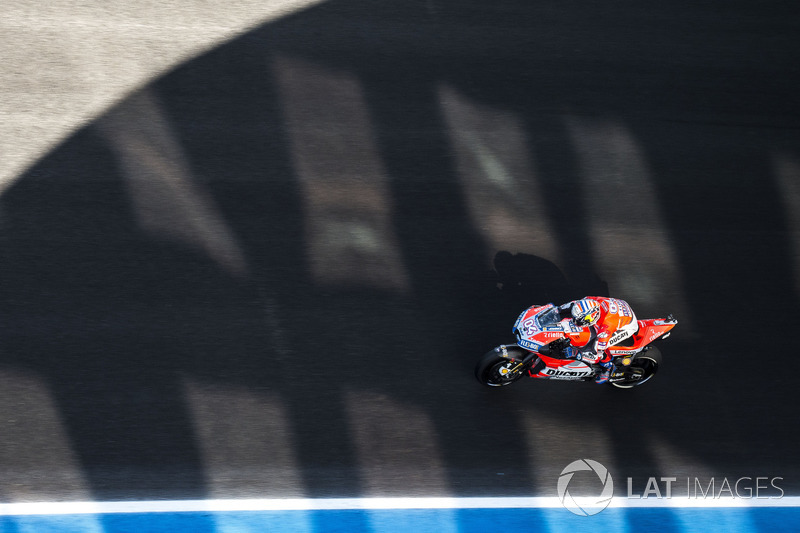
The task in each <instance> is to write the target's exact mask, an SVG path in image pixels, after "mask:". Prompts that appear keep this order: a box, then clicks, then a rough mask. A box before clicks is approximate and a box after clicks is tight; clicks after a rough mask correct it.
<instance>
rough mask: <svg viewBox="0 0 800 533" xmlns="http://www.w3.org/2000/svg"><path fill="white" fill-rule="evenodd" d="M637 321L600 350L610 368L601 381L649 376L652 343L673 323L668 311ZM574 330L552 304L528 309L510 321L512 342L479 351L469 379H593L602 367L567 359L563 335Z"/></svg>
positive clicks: (638, 380)
mask: <svg viewBox="0 0 800 533" xmlns="http://www.w3.org/2000/svg"><path fill="white" fill-rule="evenodd" d="M637 322H638V324H637V325H638V330H637V331H636V333H635V334H634V335H633V336H631V337H628V338H627V339H624V340H623V341H621V342H619V343H617V344H612V345H610V346H609V347H608V348H607V349H606V352H607V353H608V354H610V355H611V357H612V361H613V362H614V365H615V367H616V368H615V370H614V372H612V373H611V375H610V376H609V379H608V381H607V383H608V384H609V385H611V386H614V387H618V388H621V389H630V388H632V387H636V386H639V385H642V384H644V383H646V382H648V381H649V380H650V379H652V377H653V376H654V375H655V374H656V372H657V371H658V365H659V363H660V361H661V353H660V351H659V350H658V348H656V347H655V346H653V345H652V343H653V341H656V340H662V339H666V338H667V337H669V335H670V331H671V330H672V328H674V327H675V325H676V324H677V323H678V321H677V320H675V318H673V317H672V315H669V316H667V318H651V319H647V320H639V321H637ZM580 330H581V328H580V327H578V326H575V325H574V324H573V323H572V321H571V320H569V319H563V320H562V319H561V317H560V316H559V312H558V309H557V308H556V307H555V306H554V305H553V304H547V305H534V306H533V307H529V308H528V309H526V310H525V311H524V312H523V313H522V314H521V315H520V316H519V318H517V321H516V322H515V323H514V329H513V333H514V335H515V336H516V337H517V344H504V345H500V346H498V347H497V348H495V349H494V350H492V351H490V352H488V353H487V354H485V355H484V356H483V357H482V358H481V359H480V361H478V364H477V365H476V366H475V377H476V378H478V381H479V382H481V383H482V384H484V385H487V386H490V387H503V386H505V385H511V384H512V383H514V382H516V381H517V380H518V379H520V378H522V377H524V376H528V377H531V378H537V379H559V380H567V381H594V378H595V377H596V376H597V374H598V373H600V372H601V371H602V370H603V369H602V367H600V366H599V365H596V364H589V363H586V362H583V361H578V360H576V359H572V358H568V357H567V352H568V347H569V345H570V341H569V338H568V337H567V335H568V334H575V333H578V332H580ZM612 341H613V338H612Z"/></svg>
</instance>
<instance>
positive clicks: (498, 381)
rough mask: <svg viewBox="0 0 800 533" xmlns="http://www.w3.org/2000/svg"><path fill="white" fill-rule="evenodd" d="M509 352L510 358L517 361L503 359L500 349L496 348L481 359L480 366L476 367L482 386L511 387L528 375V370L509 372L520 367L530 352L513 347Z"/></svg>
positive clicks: (476, 373) (508, 349) (519, 369)
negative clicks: (520, 363)
mask: <svg viewBox="0 0 800 533" xmlns="http://www.w3.org/2000/svg"><path fill="white" fill-rule="evenodd" d="M507 352H508V354H509V356H510V357H513V358H514V359H515V360H514V361H512V360H511V359H510V358H506V357H503V356H502V351H500V349H499V348H495V349H494V350H492V351H491V352H488V353H486V354H484V356H483V357H481V359H480V360H479V361H478V364H477V365H475V377H476V378H477V380H478V381H479V382H480V383H481V384H482V385H486V386H487V387H504V386H506V385H511V384H512V383H514V382H515V381H517V380H518V379H519V378H521V377H522V376H524V375H525V374H526V371H527V368H518V369H516V371H515V372H509V371H510V370H511V369H512V367H515V366H518V365H519V362H520V361H521V360H522V359H523V358H524V357H525V356H526V355H527V353H528V352H526V351H525V350H523V349H522V348H517V347H513V346H512V347H508V348H507Z"/></svg>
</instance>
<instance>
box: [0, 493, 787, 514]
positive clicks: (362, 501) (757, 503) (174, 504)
mask: <svg viewBox="0 0 800 533" xmlns="http://www.w3.org/2000/svg"><path fill="white" fill-rule="evenodd" d="M559 507H561V502H560V501H559V500H558V498H553V497H511V498H497V497H493V498H319V499H306V498H287V499H282V498H274V499H247V500H163V501H128V502H32V503H4V504H0V516H12V515H70V514H118V513H180V512H223V511H336V510H382V509H384V510H393V509H549V508H559ZM609 507H621V508H655V507H668V508H751V507H800V496H787V497H784V498H669V499H667V498H661V499H659V498H646V499H630V498H613V499H612V501H611V504H610V506H609Z"/></svg>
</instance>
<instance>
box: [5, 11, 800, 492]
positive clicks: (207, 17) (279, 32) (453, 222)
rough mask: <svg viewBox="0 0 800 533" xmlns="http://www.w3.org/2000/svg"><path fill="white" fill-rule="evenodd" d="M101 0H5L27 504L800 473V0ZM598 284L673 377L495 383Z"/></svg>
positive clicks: (642, 485) (9, 453)
mask: <svg viewBox="0 0 800 533" xmlns="http://www.w3.org/2000/svg"><path fill="white" fill-rule="evenodd" d="M70 4H71V3H69V2H56V3H53V4H52V5H51V6H50V7H47V8H46V7H43V5H42V6H39V4H38V3H33V2H20V3H18V6H17V7H15V8H13V9H12V8H9V9H8V10H6V11H5V12H4V14H3V15H2V18H0V27H2V28H3V31H1V32H0V43H2V50H3V52H4V57H6V58H7V62H6V66H5V67H4V68H3V70H4V73H3V76H2V78H3V79H2V81H0V91H2V92H0V95H2V96H0V100H2V101H3V102H4V103H2V104H0V116H2V117H3V124H2V126H0V147H2V151H1V152H0V157H2V158H3V160H4V162H3V163H2V165H3V166H2V167H0V171H2V175H0V178H1V179H0V254H1V257H0V424H1V426H0V472H1V473H2V475H0V500H2V501H3V502H25V501H45V500H60V501H71V500H87V499H90V500H135V499H148V500H156V499H204V498H282V497H287V498H304V497H312V498H330V497H348V498H354V497H375V496H411V497H422V496H433V497H442V496H555V492H556V482H557V479H558V476H559V474H560V472H561V471H562V469H563V468H564V467H565V466H566V465H567V464H569V463H571V462H572V461H575V460H577V459H581V458H590V459H593V460H596V461H598V462H600V463H602V464H603V465H605V466H606V467H607V468H608V469H609V472H610V473H611V474H612V475H613V477H614V479H615V481H616V485H615V486H616V491H615V493H616V494H618V495H621V496H624V495H625V493H626V479H628V478H629V479H630V480H631V481H630V483H631V485H629V489H627V490H632V491H633V492H634V493H637V494H642V493H643V492H644V491H645V489H646V488H647V483H648V480H649V479H650V478H656V479H657V480H659V486H660V489H661V490H662V491H663V490H664V488H665V485H664V483H663V482H662V481H660V480H661V478H676V480H677V481H675V483H674V486H673V490H675V491H676V492H677V491H679V490H681V491H683V489H684V488H686V491H684V492H687V491H688V492H691V488H693V487H695V486H696V484H695V480H699V481H700V482H701V484H702V486H703V488H704V489H706V490H707V487H708V484H709V482H710V481H711V480H712V479H713V480H714V490H715V491H719V490H720V488H721V487H724V484H723V483H724V482H723V480H727V482H728V483H729V485H731V486H732V485H733V484H734V483H735V481H737V480H741V479H744V478H747V479H749V480H750V482H749V483H750V486H751V487H752V488H753V489H754V490H755V485H756V484H757V483H760V484H761V485H764V484H766V485H767V488H765V489H762V491H763V492H762V494H761V496H765V497H775V498H777V497H779V496H780V495H781V494H785V495H798V494H800V462H798V459H797V444H798V440H799V439H798V438H799V437H800V430H799V429H798V415H797V412H798V407H797V405H798V400H799V399H800V398H799V396H800V395H799V394H798V384H797V368H798V360H797V357H796V354H795V351H794V349H793V348H792V347H793V346H794V345H795V344H796V339H795V335H796V334H797V332H798V330H799V328H800V327H799V326H798V320H799V319H800V299H799V296H800V96H799V95H800V90H799V89H800V41H799V40H798V39H797V36H798V35H800V19H799V18H798V17H797V7H796V5H795V3H794V2H772V3H769V4H763V3H758V2H748V1H744V0H733V1H731V2H726V3H725V4H724V5H712V4H709V3H705V2H696V1H691V2H690V1H679V0H674V1H668V2H660V3H659V2H656V3H652V2H650V3H647V4H646V5H644V4H642V3H641V2H634V1H615V2H590V3H589V2H572V1H566V2H564V1H560V2H555V1H553V2H549V1H548V2H540V1H531V0H495V1H492V2H478V1H474V0H420V1H414V0H412V1H404V2H374V1H360V0H329V1H327V2H316V3H314V2H304V3H303V2H294V3H292V2H283V3H281V2H272V3H266V4H264V3H256V2H251V3H248V2H246V1H241V2H238V3H233V4H226V5H225V6H223V5H222V3H220V6H218V7H217V8H215V9H210V8H209V7H208V6H207V5H206V4H203V3H201V2H197V6H194V4H195V2H183V3H181V6H182V7H180V8H178V7H174V8H171V7H169V6H159V7H156V6H152V5H149V4H148V6H143V7H140V8H136V7H131V6H130V5H128V4H127V3H100V2H97V3H96V4H97V5H92V3H86V4H85V5H81V6H71V5H70ZM201 4H202V5H201ZM284 4H285V5H284ZM48 5H49V4H48ZM265 5H267V6H268V7H269V9H267V7H264V6H265ZM109 6H110V7H109ZM193 6H194V7H196V8H193ZM203 6H205V7H203ZM273 7H274V8H275V9H272V8H273ZM282 7H285V9H279V8H282ZM270 10H271V11H270ZM256 11H258V12H257V13H256ZM184 43H188V44H187V46H185V47H184V48H181V46H182V44H184ZM3 152H4V153H5V155H3ZM586 294H594V295H611V296H614V297H619V298H623V299H625V300H627V301H628V302H630V303H631V305H632V306H633V308H634V310H635V311H636V313H637V315H638V316H639V317H640V318H647V317H659V316H666V315H667V314H669V313H673V314H674V315H675V316H676V317H677V318H678V320H679V325H678V326H677V328H676V329H675V331H674V334H673V335H672V337H671V338H670V339H668V340H666V341H665V342H664V343H663V344H662V345H661V351H662V353H663V356H664V364H663V367H662V369H661V371H660V373H659V374H658V376H657V377H656V379H654V380H653V381H652V382H651V383H648V384H647V385H646V386H644V387H642V388H641V389H638V390H633V391H627V392H623V391H617V390H612V389H611V388H609V387H599V386H595V385H594V384H591V383H564V382H556V381H550V382H538V381H537V382H534V381H524V382H520V383H518V384H515V385H514V386H512V387H510V388H505V389H502V390H495V389H489V388H483V387H481V386H480V385H479V384H478V383H477V382H476V381H475V379H474V377H473V367H474V365H475V362H476V361H477V359H478V358H479V357H480V356H481V355H482V354H483V353H484V352H486V351H487V350H489V349H491V348H492V347H494V346H495V345H497V344H500V343H507V342H511V340H512V339H511V335H510V333H511V331H510V330H511V326H512V324H513V322H514V320H515V318H516V316H517V314H518V313H519V312H520V311H521V310H522V309H524V308H525V307H527V306H529V305H532V304H534V303H542V302H548V301H553V302H556V303H560V302H563V301H566V300H568V299H572V298H576V297H580V296H583V295H586ZM758 478H764V479H766V480H767V481H756V480H757V479H758ZM687 483H688V485H687ZM747 483H748V482H747V481H745V482H744V483H743V484H740V485H739V487H740V488H742V487H744V486H745V485H746V484H747ZM726 494H727V493H726ZM683 495H685V494H683Z"/></svg>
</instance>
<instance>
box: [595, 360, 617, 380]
mask: <svg viewBox="0 0 800 533" xmlns="http://www.w3.org/2000/svg"><path fill="white" fill-rule="evenodd" d="M598 364H599V365H600V366H601V367H603V370H602V372H600V373H599V374H597V376H596V377H595V378H594V382H595V383H597V384H598V385H600V384H602V383H606V382H607V381H608V378H609V377H610V376H611V374H612V373H613V372H614V370H616V368H617V367H616V366H615V365H614V363H612V362H611V361H606V362H605V363H598Z"/></svg>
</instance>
